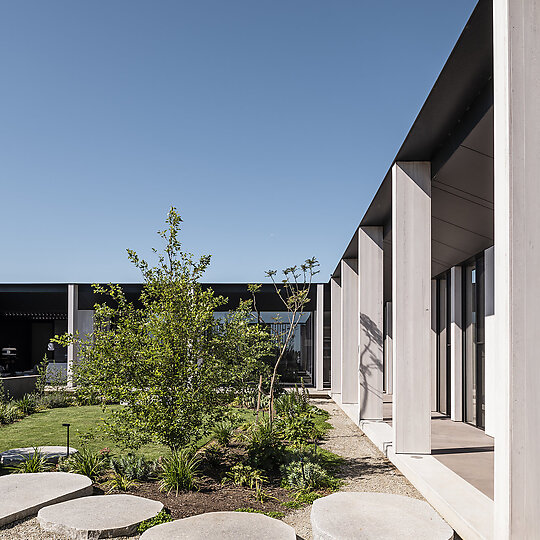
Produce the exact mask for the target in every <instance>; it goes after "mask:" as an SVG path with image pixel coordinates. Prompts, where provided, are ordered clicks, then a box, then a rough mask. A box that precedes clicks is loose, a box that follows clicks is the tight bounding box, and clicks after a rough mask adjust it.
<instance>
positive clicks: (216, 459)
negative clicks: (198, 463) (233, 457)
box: [202, 442, 223, 468]
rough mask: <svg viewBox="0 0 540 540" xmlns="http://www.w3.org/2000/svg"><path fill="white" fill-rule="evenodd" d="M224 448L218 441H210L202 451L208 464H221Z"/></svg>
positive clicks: (214, 466)
mask: <svg viewBox="0 0 540 540" xmlns="http://www.w3.org/2000/svg"><path fill="white" fill-rule="evenodd" d="M222 457H223V449H222V448H221V446H219V444H218V443H216V442H212V443H210V444H209V445H208V446H207V447H206V448H205V449H204V451H203V453H202V459H203V461H204V463H205V464H206V465H208V466H209V467H211V468H217V467H219V466H220V465H221V459H222Z"/></svg>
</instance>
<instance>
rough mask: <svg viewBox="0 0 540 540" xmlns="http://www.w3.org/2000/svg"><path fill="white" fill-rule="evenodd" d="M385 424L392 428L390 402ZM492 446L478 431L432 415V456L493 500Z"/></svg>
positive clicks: (385, 409) (445, 417) (469, 426)
mask: <svg viewBox="0 0 540 540" xmlns="http://www.w3.org/2000/svg"><path fill="white" fill-rule="evenodd" d="M384 420H385V422H387V423H388V424H390V425H391V424H392V404H391V402H386V401H385V403H384ZM391 443H392V441H391V440H389V441H388V444H391ZM494 445H495V442H494V439H493V437H490V436H489V435H486V433H485V432H484V431H482V430H481V429H478V428H477V427H474V426H471V425H469V424H466V423H465V422H453V421H452V420H450V419H449V418H448V417H447V416H443V415H441V414H439V413H436V412H433V413H432V414H431V449H432V450H431V454H432V456H433V457H434V458H436V459H437V460H438V461H440V462H441V463H443V464H444V465H445V466H446V467H448V468H449V469H451V470H452V471H453V472H455V473H456V474H458V475H459V476H461V477H462V478H463V479H464V480H466V481H467V482H469V483H470V484H472V485H473V486H474V487H475V488H476V489H478V490H480V491H481V492H482V493H483V494H484V495H486V496H487V497H489V498H490V499H492V500H493V495H494V483H493V478H494V457H495V452H494V448H495V446H494Z"/></svg>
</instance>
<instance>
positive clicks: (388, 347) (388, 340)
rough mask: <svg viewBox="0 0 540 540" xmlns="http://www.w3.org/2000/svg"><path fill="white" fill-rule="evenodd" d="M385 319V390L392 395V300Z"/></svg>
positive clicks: (386, 307) (385, 307)
mask: <svg viewBox="0 0 540 540" xmlns="http://www.w3.org/2000/svg"><path fill="white" fill-rule="evenodd" d="M384 309H385V313H384V319H385V321H386V329H385V332H384V378H385V380H386V385H385V392H386V393H387V394H388V395H392V392H393V386H392V302H386V304H385V306H384Z"/></svg>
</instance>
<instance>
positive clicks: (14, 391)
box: [0, 375, 38, 399]
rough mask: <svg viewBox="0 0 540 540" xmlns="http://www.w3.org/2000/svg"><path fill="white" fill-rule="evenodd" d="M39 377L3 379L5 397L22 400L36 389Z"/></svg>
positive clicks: (26, 376)
mask: <svg viewBox="0 0 540 540" xmlns="http://www.w3.org/2000/svg"><path fill="white" fill-rule="evenodd" d="M37 378H38V376H37V375H22V376H20V377H2V379H0V380H1V381H2V383H3V386H4V396H5V397H6V398H11V399H20V398H22V397H23V396H24V395H25V394H30V393H31V392H33V391H34V390H35V389H36V381H37Z"/></svg>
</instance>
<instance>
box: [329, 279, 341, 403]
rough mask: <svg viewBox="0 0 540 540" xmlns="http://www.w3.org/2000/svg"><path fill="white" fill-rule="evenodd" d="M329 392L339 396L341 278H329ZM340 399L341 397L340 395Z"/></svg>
mask: <svg viewBox="0 0 540 540" xmlns="http://www.w3.org/2000/svg"><path fill="white" fill-rule="evenodd" d="M330 302H331V306H330V309H331V327H330V339H331V361H332V369H331V374H330V376H331V385H330V386H331V394H332V395H340V396H341V280H340V279H338V278H331V280H330ZM340 399H341V397H340Z"/></svg>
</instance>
